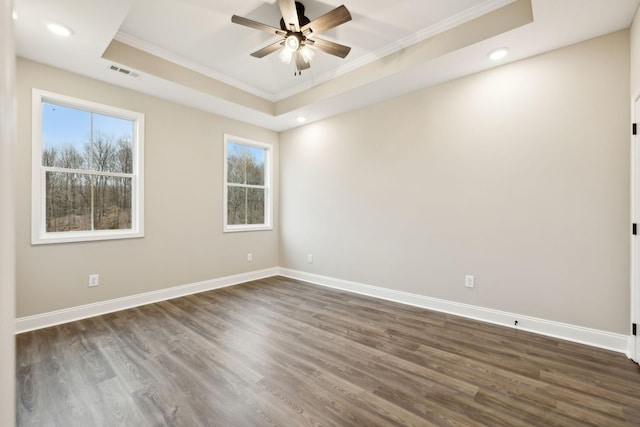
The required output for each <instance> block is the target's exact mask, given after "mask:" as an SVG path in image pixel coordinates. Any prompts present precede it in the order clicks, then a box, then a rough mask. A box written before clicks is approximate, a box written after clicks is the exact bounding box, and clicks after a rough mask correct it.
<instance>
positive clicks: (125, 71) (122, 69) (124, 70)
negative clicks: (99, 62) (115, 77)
mask: <svg viewBox="0 0 640 427" xmlns="http://www.w3.org/2000/svg"><path fill="white" fill-rule="evenodd" d="M109 68H110V69H112V70H113V71H118V72H120V73H122V74H126V75H128V76H131V77H138V74H137V73H134V72H133V71H130V70H127V69H126V68H120V67H118V66H117V65H112V66H110V67H109Z"/></svg>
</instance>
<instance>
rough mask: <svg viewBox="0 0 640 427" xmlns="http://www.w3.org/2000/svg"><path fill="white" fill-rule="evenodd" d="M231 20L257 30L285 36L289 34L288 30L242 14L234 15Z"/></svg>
mask: <svg viewBox="0 0 640 427" xmlns="http://www.w3.org/2000/svg"><path fill="white" fill-rule="evenodd" d="M231 22H233V23H234V24H240V25H244V26H245V27H249V28H255V29H256V30H260V31H265V32H267V33H271V34H276V35H279V36H282V37H285V36H286V35H287V32H286V31H282V30H281V29H280V28H276V27H270V26H268V25H266V24H262V23H260V22H256V21H252V20H251V19H247V18H243V17H242V16H237V15H233V16H232V17H231Z"/></svg>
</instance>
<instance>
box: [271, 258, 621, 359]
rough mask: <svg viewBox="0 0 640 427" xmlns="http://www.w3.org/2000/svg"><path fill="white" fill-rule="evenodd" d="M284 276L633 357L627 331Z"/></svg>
mask: <svg viewBox="0 0 640 427" xmlns="http://www.w3.org/2000/svg"><path fill="white" fill-rule="evenodd" d="M279 274H280V275H281V276H285V277H290V278H292V279H298V280H302V281H305V282H309V283H313V284H316V285H320V286H326V287H330V288H334V289H340V290H344V291H349V292H354V293H357V294H362V295H367V296H371V297H375V298H381V299H384V300H389V301H394V302H399V303H402V304H408V305H412V306H416V307H421V308H426V309H429V310H434V311H440V312H444V313H449V314H455V315H457V316H462V317H467V318H470V319H474V320H480V321H483V322H488V323H493V324H496V325H501V326H507V327H511V328H513V327H514V321H515V320H517V321H518V329H520V330H523V331H528V332H534V333H537V334H541V335H546V336H550V337H554V338H560V339H563V340H567V341H573V342H577V343H580V344H586V345H590V346H593V347H599V348H603V349H606V350H612V351H616V352H619V353H624V354H625V355H626V356H627V357H629V358H630V355H631V352H630V348H631V347H630V345H629V343H630V342H631V339H630V337H629V336H627V335H621V334H615V333H612V332H606V331H600V330H597V329H590V328H585V327H582V326H576V325H569V324H566V323H560V322H554V321H550V320H544V319H538V318H535V317H530V316H522V315H520V314H515V313H509V312H506V311H499V310H493V309H490V308H484V307H478V306H473V305H469V304H462V303H458V302H453V301H447V300H442V299H438V298H430V297H427V296H423V295H418V294H412V293H409V292H403V291H396V290H393V289H388V288H382V287H377V286H371V285H365V284H362V283H356V282H350V281H346V280H341V279H335V278H332V277H327V276H321V275H317V274H311V273H305V272H303V271H297V270H289V269H286V268H280V269H279Z"/></svg>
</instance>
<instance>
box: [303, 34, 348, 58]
mask: <svg viewBox="0 0 640 427" xmlns="http://www.w3.org/2000/svg"><path fill="white" fill-rule="evenodd" d="M305 43H308V44H310V45H312V46H313V47H315V48H317V49H318V50H321V51H323V52H325V53H328V54H330V55H334V56H339V57H340V58H345V57H346V56H347V55H348V54H349V52H351V48H350V47H349V46H345V45H342V44H338V43H334V42H330V41H329V40H325V39H320V38H318V37H314V38H308V39H307V40H306V42H305Z"/></svg>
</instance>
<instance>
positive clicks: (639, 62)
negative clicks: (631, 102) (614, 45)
mask: <svg viewBox="0 0 640 427" xmlns="http://www.w3.org/2000/svg"><path fill="white" fill-rule="evenodd" d="M630 33H631V35H630V38H631V97H632V99H635V98H637V97H638V96H640V9H639V10H638V11H636V16H635V18H634V20H633V23H632V25H631V30H630Z"/></svg>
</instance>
